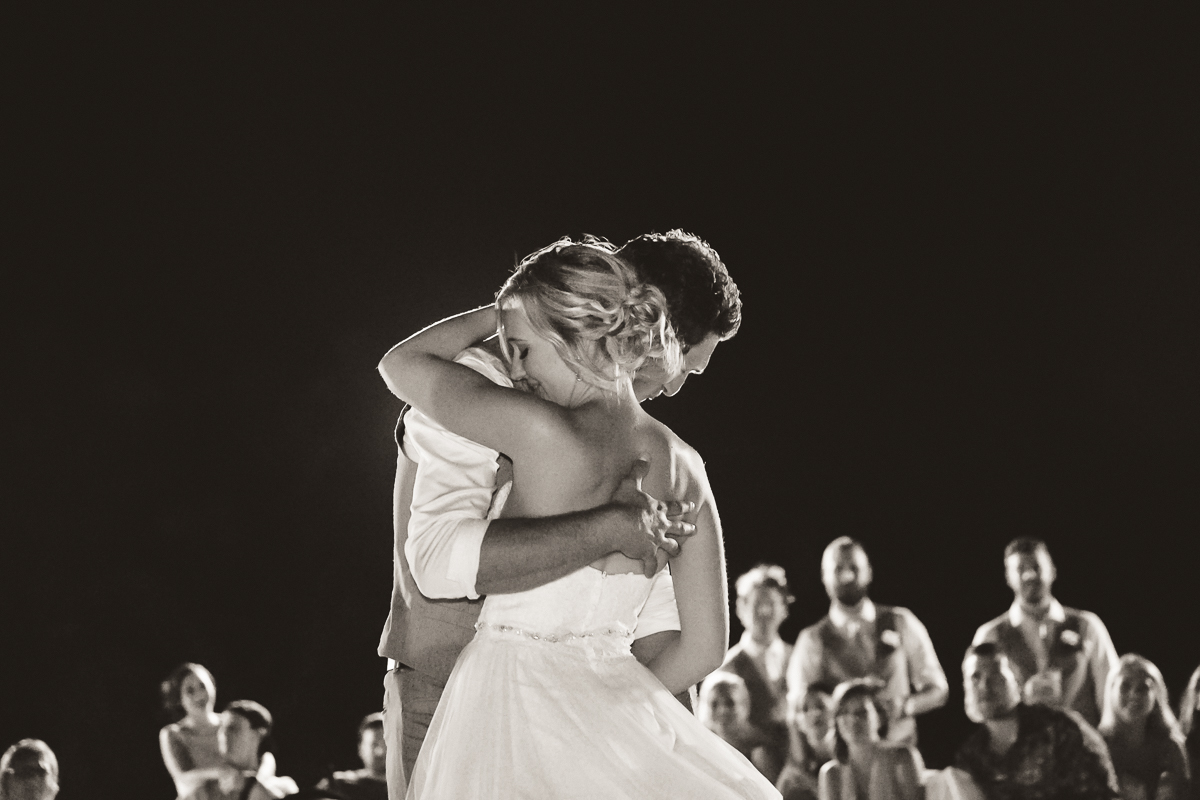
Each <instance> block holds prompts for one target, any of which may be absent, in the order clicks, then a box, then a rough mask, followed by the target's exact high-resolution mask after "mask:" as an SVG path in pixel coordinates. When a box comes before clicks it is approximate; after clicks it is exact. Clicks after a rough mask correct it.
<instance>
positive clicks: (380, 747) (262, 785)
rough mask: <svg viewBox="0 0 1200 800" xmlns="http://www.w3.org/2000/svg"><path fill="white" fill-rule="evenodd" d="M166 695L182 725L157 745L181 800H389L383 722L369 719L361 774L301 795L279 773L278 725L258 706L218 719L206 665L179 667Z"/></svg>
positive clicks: (229, 709) (230, 707) (345, 774)
mask: <svg viewBox="0 0 1200 800" xmlns="http://www.w3.org/2000/svg"><path fill="white" fill-rule="evenodd" d="M162 689H163V704H164V707H165V709H166V711H167V713H168V715H170V716H171V717H172V718H174V719H175V720H176V721H174V722H172V723H171V724H169V725H167V726H166V727H164V728H163V729H162V731H161V732H160V733H159V744H160V746H161V749H162V757H163V763H164V764H165V765H166V768H167V772H169V773H170V774H171V778H172V779H173V780H174V781H175V791H176V793H177V796H178V798H179V800H268V798H279V797H296V798H302V797H307V798H341V800H386V798H387V783H386V779H385V775H384V761H385V757H386V750H385V745H384V740H383V715H382V714H379V713H375V714H369V715H367V716H366V717H365V718H364V719H363V721H362V723H361V724H360V725H359V729H358V755H359V758H360V759H361V760H362V763H363V766H362V768H361V769H357V770H346V771H341V772H334V773H333V774H332V775H331V776H329V777H328V778H325V779H323V780H322V781H321V782H320V783H319V784H317V785H316V786H315V787H312V788H310V789H306V790H305V791H301V790H300V788H299V787H298V786H297V785H296V782H295V781H294V780H292V779H291V778H289V777H287V776H284V775H277V774H276V772H275V766H276V765H275V757H274V755H273V754H272V752H271V749H270V747H271V730H272V727H273V720H272V718H271V712H269V711H267V709H266V708H264V707H263V706H262V705H261V704H260V703H256V702H254V701H253V700H234V701H232V702H231V703H228V704H227V705H226V706H225V710H224V711H223V712H221V713H219V714H218V713H217V711H216V699H217V688H216V682H215V681H214V680H213V677H212V674H211V673H210V672H209V671H208V670H207V669H205V668H204V667H203V666H201V665H200V664H190V663H189V664H181V665H180V666H179V667H178V668H176V669H175V671H174V672H173V673H172V674H171V676H170V677H169V678H168V679H167V680H166V681H164V682H163V686H162Z"/></svg>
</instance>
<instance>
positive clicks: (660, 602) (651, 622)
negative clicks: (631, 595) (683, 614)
mask: <svg viewBox="0 0 1200 800" xmlns="http://www.w3.org/2000/svg"><path fill="white" fill-rule="evenodd" d="M677 630H680V625H679V606H677V605H675V583H674V581H673V580H672V579H671V573H670V571H669V570H666V569H660V570H659V571H658V574H656V575H655V576H654V579H653V580H652V581H651V582H650V596H649V597H647V598H646V602H645V603H644V604H643V605H642V608H641V610H640V611H638V616H637V626H636V627H635V628H634V629H633V636H634V638H635V639H642V638H644V637H646V636H649V635H650V634H652V633H662V632H663V631H677Z"/></svg>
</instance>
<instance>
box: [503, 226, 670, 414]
mask: <svg viewBox="0 0 1200 800" xmlns="http://www.w3.org/2000/svg"><path fill="white" fill-rule="evenodd" d="M517 302H519V303H520V305H521V307H522V308H523V309H524V310H525V315H526V316H527V317H528V319H529V324H530V325H531V326H532V327H533V329H534V331H536V332H537V334H538V335H539V336H541V337H543V338H544V339H546V340H547V341H549V342H550V343H551V344H552V345H553V346H554V349H555V350H556V351H557V352H558V355H559V357H560V358H562V360H563V361H565V362H566V363H567V365H568V366H570V367H571V368H572V369H573V370H574V371H575V373H576V374H577V375H578V376H579V377H580V378H581V379H582V380H584V381H587V382H588V383H591V384H593V385H594V386H597V387H598V388H600V389H603V390H606V391H610V392H611V391H615V390H616V389H617V387H618V386H619V385H620V383H621V382H622V381H623V380H632V378H633V374H634V373H635V372H636V371H637V370H638V368H639V367H641V366H642V364H644V363H645V362H646V360H647V359H658V360H659V361H660V362H661V363H662V364H663V366H664V367H665V368H666V369H667V370H669V371H671V372H676V371H678V370H679V369H680V365H681V363H682V356H681V354H680V349H679V343H678V341H677V340H676V338H675V331H674V330H673V329H672V328H671V326H670V325H669V324H667V301H666V298H665V297H663V294H662V292H660V291H659V290H658V289H657V288H655V287H654V286H651V285H649V284H645V283H642V282H641V280H640V279H639V277H638V273H637V272H636V271H635V270H634V269H633V268H632V267H631V266H629V264H628V263H626V262H625V261H623V260H622V259H621V258H620V257H618V256H617V255H615V254H614V253H613V252H611V250H609V249H606V248H604V247H600V246H597V245H594V244H578V243H576V242H573V241H572V240H571V239H568V238H563V239H559V240H558V241H557V242H555V243H554V244H551V245H549V246H548V247H543V248H542V249H541V250H538V251H537V252H535V253H533V254H531V255H529V256H527V257H526V258H525V259H523V260H522V261H521V263H519V264H518V265H517V267H516V269H515V270H514V271H513V274H512V275H511V276H509V279H508V280H507V281H505V283H504V286H502V287H501V288H500V291H499V293H498V294H497V295H496V309H497V311H500V310H502V309H504V308H506V307H509V308H510V307H512V305H513V304H514V303H517ZM501 319H503V318H501ZM500 339H501V343H502V346H503V347H504V351H505V354H506V355H511V354H510V353H509V349H508V339H507V336H506V335H505V331H504V326H503V323H501V325H500Z"/></svg>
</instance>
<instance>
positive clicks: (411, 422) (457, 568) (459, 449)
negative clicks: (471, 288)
mask: <svg viewBox="0 0 1200 800" xmlns="http://www.w3.org/2000/svg"><path fill="white" fill-rule="evenodd" d="M454 360H455V361H457V362H459V363H460V364H464V365H466V366H468V367H470V368H471V369H474V370H475V371H476V372H478V373H480V374H482V375H483V376H484V377H486V378H488V379H489V380H491V381H493V382H494V383H498V384H500V385H502V386H512V381H511V380H509V378H508V375H507V373H506V372H505V371H504V368H503V364H501V362H500V361H499V360H498V359H496V358H495V357H493V356H491V355H490V354H488V353H486V352H484V351H482V350H479V349H478V348H471V349H469V350H464V351H463V352H462V353H460V354H459V355H458V356H457V357H456V358H455V359H454ZM403 448H404V453H405V455H406V456H408V458H410V459H412V460H413V461H415V462H416V463H417V475H416V479H415V482H414V485H413V499H412V517H411V519H410V521H409V525H408V538H407V540H406V541H405V543H404V556H405V558H407V559H408V566H409V570H410V571H411V572H412V576H413V580H415V581H416V584H417V588H418V589H420V590H421V594H423V595H425V596H426V597H430V598H435V599H438V598H442V599H449V598H462V597H467V598H471V599H475V598H477V597H479V593H478V592H476V591H475V580H476V578H477V576H478V573H479V551H480V547H481V546H482V545H483V537H484V535H485V534H486V533H487V527H488V523H489V521H490V520H489V509H490V508H491V506H492V497H493V494H494V493H495V490H496V469H497V461H496V459H497V458H498V457H499V455H500V454H499V453H498V452H497V451H495V450H493V449H491V448H489V447H484V446H483V445H481V444H479V443H477V442H473V441H471V440H470V439H465V438H463V437H462V436H459V435H458V434H455V433H451V432H450V431H448V430H447V429H446V428H444V427H442V426H441V425H439V424H438V423H436V422H434V421H433V420H432V419H430V418H429V417H428V416H426V415H425V414H423V413H421V412H420V411H418V410H417V409H411V410H410V411H409V412H408V414H407V415H406V416H405V418H404V442H403ZM491 511H492V516H495V514H496V513H499V508H496V509H491Z"/></svg>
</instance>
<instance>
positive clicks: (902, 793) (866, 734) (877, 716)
mask: <svg viewBox="0 0 1200 800" xmlns="http://www.w3.org/2000/svg"><path fill="white" fill-rule="evenodd" d="M882 689H883V684H882V683H880V682H879V681H875V680H871V679H867V678H859V679H856V680H852V681H846V682H845V683H841V684H838V687H837V688H836V689H834V690H833V701H832V705H833V722H834V746H833V756H834V760H833V761H830V762H828V763H827V764H825V766H823V767H821V774H820V777H819V779H818V792H817V796H818V797H819V798H820V800H892V799H893V798H896V800H916V799H917V798H923V797H924V790H923V789H922V788H921V779H920V776H921V773H922V772H923V771H924V768H925V765H924V763H923V762H922V760H921V754H920V753H918V752H917V749H916V748H915V747H912V746H910V745H900V746H895V745H889V744H888V743H886V742H885V741H884V736H885V735H886V734H887V725H888V719H887V714H886V712H885V711H884V710H883V708H884V704H883V703H882V702H881V700H880V693H881V691H882Z"/></svg>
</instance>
